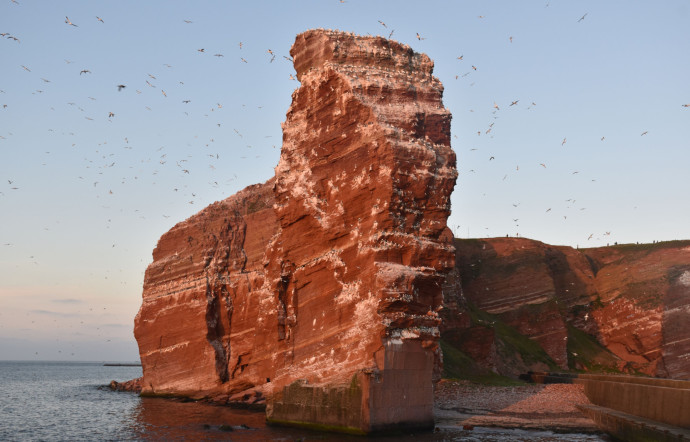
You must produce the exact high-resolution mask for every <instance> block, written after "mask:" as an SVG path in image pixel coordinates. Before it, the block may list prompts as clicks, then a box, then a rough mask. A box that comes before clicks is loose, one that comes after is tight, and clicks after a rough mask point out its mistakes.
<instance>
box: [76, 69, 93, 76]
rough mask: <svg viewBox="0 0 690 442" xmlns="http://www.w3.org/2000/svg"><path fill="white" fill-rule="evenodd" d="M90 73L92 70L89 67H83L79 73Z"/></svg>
mask: <svg viewBox="0 0 690 442" xmlns="http://www.w3.org/2000/svg"><path fill="white" fill-rule="evenodd" d="M90 73H91V71H90V70H88V69H82V70H81V72H79V75H81V74H90Z"/></svg>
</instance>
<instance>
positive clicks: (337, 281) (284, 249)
mask: <svg viewBox="0 0 690 442" xmlns="http://www.w3.org/2000/svg"><path fill="white" fill-rule="evenodd" d="M290 53H291V55H292V56H293V58H294V64H295V69H296V71H297V78H298V79H299V81H300V87H299V89H297V90H296V91H295V92H294V93H293V96H292V105H291V106H290V109H289V110H288V112H287V116H286V121H285V123H284V124H283V146H282V149H281V156H280V162H279V163H278V166H277V167H276V168H275V178H274V179H272V180H270V181H268V182H266V183H264V184H260V185H256V186H252V187H249V188H247V189H245V190H243V191H241V192H239V193H238V194H236V195H234V196H232V197H230V198H228V199H226V200H224V201H222V202H219V203H215V204H212V205H211V206H209V207H207V208H206V209H204V210H203V211H201V212H199V213H198V214H197V215H195V216H193V217H191V218H190V219H188V220H186V221H184V222H181V223H179V224H178V225H176V226H175V227H173V228H172V229H171V230H170V231H169V232H167V233H166V234H164V235H163V236H162V237H161V239H160V241H159V243H158V246H157V247H156V249H155V250H154V253H153V258H154V260H153V263H152V264H151V265H150V266H149V268H148V269H147V271H146V275H145V282H144V292H143V302H142V306H141V309H140V311H139V313H138V315H137V317H136V320H135V336H136V338H137V341H138V344H139V351H140V356H141V362H142V368H143V382H142V384H143V393H144V394H179V395H188V396H193V397H211V398H213V400H215V401H217V402H221V403H226V402H235V403H237V402H243V403H264V402H265V401H266V402H267V415H268V418H269V420H271V421H274V422H282V423H295V422H297V423H316V424H319V425H329V426H334V427H337V428H341V429H344V430H346V431H350V430H352V429H354V430H353V431H361V432H369V431H375V430H379V429H383V428H386V427H387V426H396V427H404V426H411V427H425V426H429V425H432V426H433V415H432V403H433V390H432V377H434V376H436V377H438V375H439V374H440V373H439V372H438V368H439V367H440V358H441V356H440V349H439V344H438V341H439V337H440V333H439V326H440V322H441V318H440V316H439V313H438V311H439V310H440V309H441V307H442V299H443V296H442V291H441V290H442V285H443V281H444V280H445V275H446V273H448V272H449V271H451V270H452V269H453V265H454V262H455V250H454V246H453V241H452V235H450V231H449V230H448V228H447V227H446V219H447V217H448V215H449V214H450V194H451V192H452V190H453V187H454V185H455V179H456V176H457V172H456V169H455V154H454V153H453V151H452V150H451V149H450V119H451V115H450V113H449V112H448V110H447V109H445V108H444V107H443V103H442V100H441V98H442V93H443V86H442V85H441V83H440V82H439V81H438V79H436V78H435V77H433V76H432V71H433V62H432V61H431V60H430V59H429V58H428V57H427V56H426V55H424V54H418V53H415V52H414V51H412V49H410V48H409V47H408V46H405V45H402V44H399V43H397V42H394V41H389V40H386V39H383V38H380V37H360V36H356V35H353V34H348V33H343V32H336V31H324V30H315V31H308V32H305V33H303V34H300V35H298V36H297V39H296V41H295V44H294V45H293V47H292V49H291V51H290Z"/></svg>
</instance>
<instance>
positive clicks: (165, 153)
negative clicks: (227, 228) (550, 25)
mask: <svg viewBox="0 0 690 442" xmlns="http://www.w3.org/2000/svg"><path fill="white" fill-rule="evenodd" d="M11 2H12V3H15V4H18V2H17V1H16V0H11ZM340 2H341V3H345V1H344V0H340ZM547 6H548V4H547ZM587 17H588V14H587V13H585V14H583V15H581V16H580V17H579V18H575V17H574V18H573V19H574V20H576V21H577V22H578V23H581V22H583V21H584V20H585V19H586V18H587ZM107 18H108V17H105V19H104V18H102V17H101V16H94V17H92V18H91V20H95V21H97V22H98V23H100V25H98V26H101V25H103V26H108V20H107ZM477 18H478V19H484V18H485V17H484V16H478V17H477ZM182 22H183V23H184V24H185V25H189V26H192V25H194V21H192V20H189V19H184V20H182ZM378 23H379V25H380V26H381V27H382V28H383V29H385V30H386V34H387V37H388V38H389V39H390V38H393V36H394V35H395V29H392V28H389V26H388V25H387V24H386V23H385V22H384V21H382V20H378ZM80 24H81V25H82V26H85V24H84V22H83V21H80V20H77V23H75V22H74V21H72V19H70V17H69V16H67V15H66V16H65V17H64V26H67V27H70V28H75V32H78V31H79V30H81V29H83V27H80ZM0 37H2V38H3V39H4V40H5V43H6V44H22V39H21V38H20V37H19V36H17V35H14V34H12V33H10V32H2V33H0ZM415 38H416V39H417V40H418V41H423V40H426V39H427V36H422V35H421V34H420V33H419V32H417V33H415ZM513 41H514V39H513V36H508V44H512V43H513ZM235 44H236V45H237V48H238V50H239V51H240V54H238V55H237V58H236V59H235V61H236V62H237V63H238V64H240V65H241V64H248V63H250V58H249V57H248V56H246V55H244V54H243V51H244V49H243V46H244V45H245V43H243V42H242V41H239V42H236V43H235ZM261 51H262V52H263V53H264V56H265V60H264V62H265V63H268V64H270V63H274V62H275V60H276V59H278V60H281V59H284V60H285V61H287V62H289V63H292V61H293V60H292V58H291V57H289V56H287V55H281V54H277V53H276V51H274V50H272V49H271V48H264V49H262V50H261ZM196 52H197V53H198V54H200V56H202V55H204V56H207V55H211V56H213V57H216V58H218V59H221V58H224V57H225V54H224V53H223V52H218V51H214V50H210V49H207V47H197V49H196ZM468 58H469V57H468ZM456 59H457V62H458V63H461V64H460V65H461V66H466V65H467V64H469V67H467V68H465V69H462V70H461V73H458V74H457V75H456V76H455V79H456V80H459V79H461V78H466V77H469V76H470V75H472V74H473V73H477V72H480V73H481V71H480V67H479V66H477V65H475V64H471V63H468V62H466V61H465V56H464V55H463V54H461V55H457V57H456ZM65 63H67V64H72V63H74V62H73V61H71V60H65ZM30 66H31V64H30V63H27V64H21V65H19V66H17V69H21V70H23V71H24V72H25V73H26V74H27V75H28V74H32V75H36V73H34V72H33V71H32V69H31V67H30ZM164 67H165V68H166V69H172V66H171V65H170V64H165V65H164ZM92 69H93V68H91V67H89V66H80V68H79V70H78V76H79V77H81V78H84V79H86V78H90V77H92V76H93V77H95V76H96V75H97V74H94V73H93V72H92ZM93 70H94V71H95V69H93ZM20 72H21V71H20ZM75 72H76V71H75ZM152 72H154V71H152ZM144 74H145V75H144ZM141 75H142V78H141V81H140V83H138V84H130V83H129V82H128V81H122V82H116V83H114V84H112V86H111V87H112V88H114V90H115V91H117V92H118V93H122V94H123V95H125V94H127V93H132V90H134V93H136V94H137V95H143V94H144V93H145V92H144V91H152V90H155V89H157V90H158V91H160V93H158V92H156V94H158V97H162V98H161V99H170V100H172V99H178V100H179V101H178V103H180V104H181V105H182V107H183V108H184V107H185V106H189V105H191V104H192V100H193V99H194V97H180V96H179V95H178V94H177V93H175V94H173V93H171V91H173V90H174V91H179V90H181V89H179V87H181V86H184V82H183V81H179V80H178V84H175V85H173V84H169V86H166V89H168V87H169V89H168V92H166V90H165V89H163V87H159V86H158V85H157V84H156V83H157V82H158V74H157V73H156V72H154V73H153V74H151V73H148V72H145V73H144V72H142V74H141ZM47 76H49V75H47ZM39 78H40V82H41V83H42V84H43V85H46V87H50V86H48V85H49V84H50V85H52V86H55V84H54V83H53V82H52V80H51V79H49V78H45V77H39ZM289 79H290V80H296V78H295V77H294V75H292V74H290V75H289ZM57 86H59V85H57ZM0 87H3V86H2V82H0ZM173 88H177V89H173ZM44 92H45V91H44V90H43V89H36V90H35V91H34V92H33V93H35V94H43V93H44ZM4 93H5V91H4V90H2V89H0V100H2V94H4ZM88 100H91V101H96V100H97V99H96V98H95V97H91V96H89V97H88ZM526 103H527V106H525V104H526ZM67 105H68V106H69V108H71V109H76V110H78V111H79V113H80V114H83V116H84V118H85V119H86V120H90V121H93V120H94V119H97V118H98V117H96V116H95V115H90V114H88V112H87V111H86V109H85V108H86V107H87V106H85V105H84V104H81V103H79V102H78V101H77V100H75V101H70V102H68V103H67ZM242 106H243V107H244V105H242ZM536 106H537V103H535V102H534V101H532V100H525V99H519V98H515V99H513V100H510V101H509V102H506V103H505V104H499V103H496V102H494V103H493V105H492V106H491V105H488V106H487V108H489V109H487V111H489V112H490V113H491V114H492V121H491V122H490V123H489V124H488V125H487V126H486V127H483V128H481V129H479V130H477V131H476V135H477V136H480V137H485V136H492V131H494V130H495V125H496V121H497V119H498V116H499V115H500V113H502V112H505V111H506V109H518V108H523V109H526V110H530V109H534V108H536ZM681 106H682V107H684V108H688V107H690V103H688V104H682V105H681ZM145 107H146V110H147V111H151V110H152V108H151V107H149V105H146V106H145ZM260 108H261V106H259V107H258V109H260ZM2 110H5V111H11V109H8V105H7V104H3V105H2ZM222 110H223V104H221V103H220V102H216V103H213V104H210V103H209V104H207V105H206V109H205V113H204V117H206V118H210V116H215V115H216V114H218V113H220V112H222ZM182 112H184V113H185V114H186V115H189V113H188V112H187V111H186V110H182ZM119 115H120V112H119V111H118V110H117V109H111V110H107V113H105V114H104V115H103V116H102V117H103V118H105V119H106V120H108V121H109V122H110V121H113V120H114V119H116V118H118V116H119ZM214 124H215V125H216V126H217V128H221V126H223V128H225V127H227V123H226V122H225V121H224V120H222V119H220V118H218V119H217V122H216V123H214ZM4 129H6V128H0V130H4ZM232 129H233V132H232V133H233V134H234V136H235V137H236V138H235V139H236V140H237V141H238V142H239V143H242V142H243V134H242V133H241V132H240V130H238V129H237V128H232ZM49 130H50V131H53V129H49ZM647 134H648V131H647V130H644V131H641V132H640V136H646V135H647ZM9 136H10V134H9V133H0V142H4V141H6V140H8V137H9ZM67 136H70V137H73V136H75V134H74V133H71V132H67ZM269 137H270V136H269ZM454 137H455V138H456V139H457V138H458V137H457V135H454ZM214 138H215V137H211V138H208V139H207V140H206V141H202V142H201V144H203V146H202V147H203V148H204V149H205V151H204V152H203V154H199V153H196V154H194V155H185V156H179V155H178V156H177V157H176V158H174V156H175V155H176V154H175V153H173V152H172V151H169V149H167V148H166V147H165V146H162V147H160V148H158V149H157V150H156V157H155V158H152V159H151V160H152V162H154V163H156V164H157V166H156V167H157V169H155V170H154V171H153V175H157V174H162V173H163V170H162V169H163V168H165V167H167V166H166V165H168V166H173V165H174V166H175V167H174V170H175V172H176V173H177V174H179V177H180V178H179V180H178V181H179V185H176V186H175V187H174V188H172V189H170V191H171V192H175V193H184V194H185V196H186V198H188V199H187V201H186V202H187V203H188V204H195V203H200V202H202V201H204V199H203V198H202V197H201V193H202V192H203V190H204V189H191V188H190V187H189V186H188V184H187V183H186V182H185V181H184V179H185V177H186V176H189V175H193V174H194V173H195V171H196V170H198V169H195V167H192V166H191V165H190V164H191V163H193V162H197V163H198V161H199V156H201V155H203V157H204V160H205V161H206V166H207V167H208V169H209V170H211V171H215V170H216V169H217V168H219V167H220V162H219V160H220V158H221V153H220V152H219V151H218V150H215V149H214V150H211V149H213V146H214V143H215V139H214ZM600 141H601V142H605V141H606V137H605V136H601V139H600ZM110 143H111V144H110V146H112V145H120V146H121V147H122V148H123V149H126V150H132V149H133V143H130V140H129V139H128V137H126V136H124V137H122V139H120V140H116V141H115V140H111V141H110ZM566 143H567V137H565V136H564V137H563V139H562V141H561V142H560V148H566ZM76 144H77V143H76V142H75V143H73V144H72V147H75V145H76ZM269 144H270V143H269ZM110 146H109V145H108V141H103V142H102V143H99V144H98V145H97V146H92V148H91V149H90V151H89V152H87V153H85V157H84V162H85V164H84V166H85V168H86V169H89V170H90V171H89V173H84V174H83V175H80V176H78V177H77V179H78V180H80V181H83V182H85V183H86V184H87V185H88V187H89V188H93V189H96V191H97V192H98V194H97V195H96V197H97V198H108V197H109V196H111V195H114V194H115V193H116V192H117V189H116V188H115V187H113V186H114V185H115V184H117V183H118V181H119V184H122V185H125V184H127V183H131V182H135V181H137V180H140V178H143V177H141V176H139V175H133V176H122V177H120V178H119V179H113V176H112V175H113V173H111V172H110V171H112V170H117V167H116V166H118V165H120V162H121V161H125V160H121V159H120V158H118V156H119V155H121V154H120V153H117V152H115V151H114V150H112V149H110ZM245 147H246V148H247V149H248V150H247V152H248V153H247V155H249V152H252V150H251V149H252V145H249V144H247V145H246V146H245ZM272 147H273V148H276V146H275V144H273V146H272ZM170 150H172V149H170ZM476 150H478V149H477V148H474V147H470V148H469V151H470V152H473V151H476ZM119 152H122V151H119ZM49 153H50V152H46V155H47V154H49ZM480 153H481V152H480ZM255 157H257V158H258V157H260V155H255ZM497 157H499V159H500V154H499V153H491V154H488V155H487V158H488V160H487V161H488V162H490V163H491V164H492V165H493V164H496V163H497V162H498V160H497ZM240 158H241V159H246V158H247V156H241V157H240ZM149 160H150V159H141V160H140V161H141V162H144V161H149ZM460 163H462V157H461V158H460ZM42 165H46V163H42ZM126 166H128V168H133V167H134V163H133V162H130V163H126ZM271 166H273V165H271ZM238 167H242V166H241V165H238ZM535 167H541V168H543V169H547V168H548V167H549V165H547V163H546V161H543V162H540V163H539V164H536V165H535ZM519 170H520V166H519V165H515V172H518V171H519ZM118 172H122V170H118ZM466 172H467V173H475V171H474V170H472V169H470V170H468V171H466ZM229 173H232V172H231V171H227V170H226V171H223V175H226V176H227V175H228V174H229ZM579 173H580V171H578V170H575V171H572V174H573V175H576V174H579ZM507 177H508V174H506V175H505V176H504V177H503V180H506V179H507ZM234 178H237V175H234ZM234 178H232V177H231V178H230V179H229V180H228V181H226V182H225V184H227V183H228V182H230V181H232V180H233V179H234ZM5 181H6V182H7V186H5V187H4V191H3V189H2V188H0V198H2V197H5V196H7V193H10V192H20V191H21V189H22V186H21V184H20V183H18V181H20V179H19V178H17V177H14V176H8V177H5ZM139 182H141V181H139ZM104 183H107V185H106V187H104ZM222 183H223V181H222V179H217V178H211V180H210V181H208V185H209V186H211V187H214V188H218V187H220V186H221V184H222ZM101 201H102V200H101ZM565 202H566V203H567V205H568V208H571V207H572V208H575V207H577V209H579V210H585V209H586V208H585V207H579V206H576V205H575V203H576V200H575V199H573V198H569V199H567V200H565ZM105 204H107V203H105ZM519 206H520V201H515V202H514V203H513V207H514V208H517V207H519ZM551 211H552V207H544V212H545V213H550V212H551ZM137 216H141V217H143V216H144V215H143V214H140V213H137ZM161 216H163V217H164V218H166V219H167V218H169V217H170V215H168V214H161ZM507 216H510V219H511V220H512V221H513V223H514V226H515V227H516V228H519V222H520V218H518V217H515V216H514V215H510V214H509V215H507ZM562 216H563V219H567V216H568V215H567V214H564V215H562ZM107 223H108V226H107V228H110V223H111V220H110V219H108V220H107ZM454 227H455V229H454V230H455V234H456V236H462V232H460V226H454ZM46 229H48V227H46ZM595 235H596V234H595V233H591V234H590V235H589V236H588V237H587V238H586V240H591V239H593V238H594V237H595ZM599 235H601V236H602V237H609V236H610V235H611V232H610V231H606V232H602V233H600V234H599ZM2 245H3V247H13V246H14V245H15V243H14V242H13V241H12V240H11V239H10V238H8V239H7V240H5V241H3V242H2ZM115 246H116V244H115V243H114V242H113V244H112V247H113V248H114V247H115ZM29 259H30V262H31V263H33V264H35V265H38V264H39V260H38V259H36V258H34V256H33V255H32V256H31V257H30V258H29Z"/></svg>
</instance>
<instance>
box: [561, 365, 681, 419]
mask: <svg viewBox="0 0 690 442" xmlns="http://www.w3.org/2000/svg"><path fill="white" fill-rule="evenodd" d="M573 382H574V383H578V384H584V386H585V395H587V398H588V399H589V400H590V401H591V402H592V403H593V404H595V405H599V406H601V407H606V408H611V409H613V410H617V411H622V412H624V413H628V414H632V415H634V416H639V417H643V418H646V419H651V420H653V421H656V422H661V423H665V424H668V425H673V426H676V427H681V428H686V429H690V381H677V380H669V379H654V378H637V377H634V376H603V375H580V376H578V377H577V378H576V379H575V380H574V381H573Z"/></svg>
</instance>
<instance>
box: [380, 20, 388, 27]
mask: <svg viewBox="0 0 690 442" xmlns="http://www.w3.org/2000/svg"><path fill="white" fill-rule="evenodd" d="M378 22H379V23H381V26H383V27H384V28H387V27H388V26H386V24H385V23H384V22H382V21H381V20H379V21H378Z"/></svg>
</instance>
